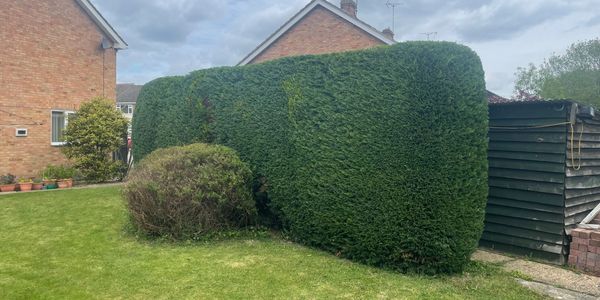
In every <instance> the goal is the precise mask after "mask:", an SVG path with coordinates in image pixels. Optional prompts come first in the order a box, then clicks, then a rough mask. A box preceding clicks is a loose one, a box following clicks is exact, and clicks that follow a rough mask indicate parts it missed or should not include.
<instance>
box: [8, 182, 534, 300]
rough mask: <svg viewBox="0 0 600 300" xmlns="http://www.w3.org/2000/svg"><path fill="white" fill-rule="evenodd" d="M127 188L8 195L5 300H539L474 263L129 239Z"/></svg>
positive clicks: (236, 242) (258, 241) (273, 242)
mask: <svg viewBox="0 0 600 300" xmlns="http://www.w3.org/2000/svg"><path fill="white" fill-rule="evenodd" d="M126 224H127V215H126V211H125V206H124V203H123V202H122V200H121V197H120V190H119V188H115V187H112V188H99V189H87V190H70V191H57V192H46V193H29V194H14V195H4V196H0V233H1V234H0V299H41V298H43V299H90V298H92V299H106V298H111V299H113V298H120V299H156V298H158V299H166V298H170V299H184V298H187V299H331V298H347V299H540V298H542V297H541V296H539V295H536V294H534V293H533V292H531V291H529V290H527V289H525V288H523V287H521V286H520V285H518V284H517V283H516V281H515V280H514V279H513V278H512V277H511V276H510V275H509V274H508V273H504V272H502V271H500V270H499V269H498V268H497V267H495V266H491V265H484V264H477V263H473V264H472V265H471V266H469V268H468V271H467V272H466V273H465V274H463V275H457V276H443V277H424V276H417V275H403V274H398V273H394V272H390V271H386V270H381V269H377V268H372V267H368V266H364V265H360V264H356V263H352V262H350V261H347V260H342V259H339V258H337V257H335V256H333V255H330V254H327V253H324V252H320V251H317V250H314V249H308V248H306V247H302V246H300V245H297V244H294V243H290V242H287V241H285V240H283V239H281V238H278V237H261V236H260V235H258V236H257V237H254V238H236V239H231V240H225V241H218V242H216V241H215V242H202V243H182V244H171V243H166V242H151V241H147V240H144V239H139V238H136V237H135V236H133V235H132V234H130V233H129V231H128V230H125V228H126Z"/></svg>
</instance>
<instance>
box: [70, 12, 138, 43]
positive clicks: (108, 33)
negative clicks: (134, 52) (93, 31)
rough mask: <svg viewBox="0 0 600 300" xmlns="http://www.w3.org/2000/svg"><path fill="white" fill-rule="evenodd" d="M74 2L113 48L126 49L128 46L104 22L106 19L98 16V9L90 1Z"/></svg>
mask: <svg viewBox="0 0 600 300" xmlns="http://www.w3.org/2000/svg"><path fill="white" fill-rule="evenodd" d="M76 2H77V3H78V4H79V5H80V6H81V8H83V10H84V11H85V12H86V13H87V14H88V15H89V16H90V18H91V19H92V21H94V23H96V25H97V26H98V27H99V28H100V30H102V32H104V34H106V36H107V37H108V38H109V39H110V40H111V41H112V42H113V44H114V46H113V48H115V49H118V50H122V49H127V47H128V45H127V43H126V42H125V40H123V38H122V37H121V36H120V35H119V34H118V33H117V31H116V30H115V29H114V28H113V27H112V26H111V25H110V24H109V23H108V21H106V19H105V18H104V17H103V16H102V14H100V12H99V11H98V9H96V7H95V6H94V5H93V4H92V3H91V2H90V0H76Z"/></svg>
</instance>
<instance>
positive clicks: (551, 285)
mask: <svg viewBox="0 0 600 300" xmlns="http://www.w3.org/2000/svg"><path fill="white" fill-rule="evenodd" d="M473 260H476V261H483V262H488V263H493V264H497V265H499V266H502V268H503V269H504V270H506V271H509V272H511V271H517V272H519V273H521V274H523V275H525V276H527V277H529V278H532V279H533V282H530V281H525V280H519V282H521V284H523V285H524V286H527V287H529V288H531V289H533V290H535V291H538V292H540V293H542V294H545V295H548V296H550V297H552V298H554V299H600V277H595V276H591V275H586V274H580V273H576V272H573V271H571V270H568V269H565V268H562V267H559V266H554V265H547V264H542V263H538V262H533V261H529V260H524V259H520V258H513V257H508V256H505V255H501V254H498V253H493V252H489V251H484V250H478V251H477V252H475V254H474V255H473Z"/></svg>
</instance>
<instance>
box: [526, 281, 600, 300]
mask: <svg viewBox="0 0 600 300" xmlns="http://www.w3.org/2000/svg"><path fill="white" fill-rule="evenodd" d="M517 281H518V282H519V283H520V284H521V285H523V286H524V287H527V288H529V289H531V290H533V291H535V292H537V293H539V294H542V295H546V296H548V297H550V298H552V299H561V300H597V299H598V297H596V296H591V295H587V294H583V293H579V292H574V291H570V290H567V289H561V288H558V287H554V286H551V285H548V284H545V283H540V282H533V281H527V280H523V279H518V280H517Z"/></svg>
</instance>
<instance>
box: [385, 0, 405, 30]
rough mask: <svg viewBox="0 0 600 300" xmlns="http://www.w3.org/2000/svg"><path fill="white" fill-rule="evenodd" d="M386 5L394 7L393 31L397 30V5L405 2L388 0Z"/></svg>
mask: <svg viewBox="0 0 600 300" xmlns="http://www.w3.org/2000/svg"><path fill="white" fill-rule="evenodd" d="M385 5H386V6H387V7H388V8H391V9H392V31H393V32H396V7H397V6H403V5H404V2H392V0H388V1H387V3H386V4H385Z"/></svg>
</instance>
